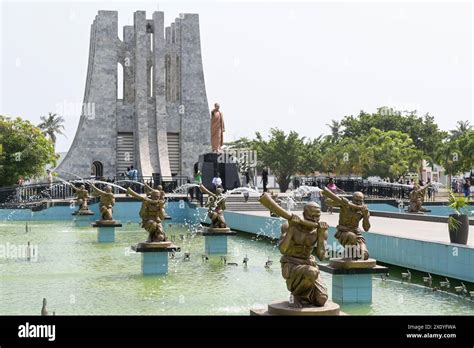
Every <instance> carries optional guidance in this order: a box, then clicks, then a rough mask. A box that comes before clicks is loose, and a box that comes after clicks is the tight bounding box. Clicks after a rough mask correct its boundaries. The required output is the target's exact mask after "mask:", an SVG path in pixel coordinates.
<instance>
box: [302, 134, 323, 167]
mask: <svg viewBox="0 0 474 348" xmlns="http://www.w3.org/2000/svg"><path fill="white" fill-rule="evenodd" d="M322 139H323V136H322V135H320V136H319V137H317V138H315V139H313V140H310V139H308V141H307V142H306V143H305V144H304V153H303V155H302V158H301V163H300V167H299V172H300V173H302V174H306V175H312V174H314V172H316V171H320V170H321V167H322V159H323V152H322V144H323V140H322Z"/></svg>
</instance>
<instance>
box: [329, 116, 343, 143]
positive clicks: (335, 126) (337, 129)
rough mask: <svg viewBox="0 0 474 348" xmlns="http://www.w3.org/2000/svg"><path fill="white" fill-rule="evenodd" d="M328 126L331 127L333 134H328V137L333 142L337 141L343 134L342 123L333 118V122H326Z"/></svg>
mask: <svg viewBox="0 0 474 348" xmlns="http://www.w3.org/2000/svg"><path fill="white" fill-rule="evenodd" d="M326 126H328V127H329V128H330V129H331V135H328V136H327V139H328V140H329V141H330V142H332V143H337V142H338V141H339V139H340V138H341V135H342V130H341V128H342V127H341V126H342V125H341V123H340V122H338V121H336V120H331V123H326Z"/></svg>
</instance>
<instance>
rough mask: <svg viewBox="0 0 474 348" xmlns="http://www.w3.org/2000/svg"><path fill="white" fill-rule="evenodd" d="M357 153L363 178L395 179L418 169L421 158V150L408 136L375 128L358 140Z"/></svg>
mask: <svg viewBox="0 0 474 348" xmlns="http://www.w3.org/2000/svg"><path fill="white" fill-rule="evenodd" d="M359 151H360V152H359V153H360V154H361V158H360V163H361V166H362V173H363V175H364V176H380V177H382V178H386V177H389V178H394V179H396V178H398V177H399V176H401V175H403V174H406V173H407V172H409V171H414V170H416V169H418V165H419V162H420V160H421V158H422V152H421V150H419V149H417V147H416V146H415V144H414V143H413V140H412V139H411V138H410V136H409V135H408V134H406V133H403V132H399V131H393V130H390V131H387V132H384V131H382V130H380V129H377V128H372V129H371V130H370V133H369V134H368V135H367V136H366V137H365V138H364V137H363V138H360V148H359Z"/></svg>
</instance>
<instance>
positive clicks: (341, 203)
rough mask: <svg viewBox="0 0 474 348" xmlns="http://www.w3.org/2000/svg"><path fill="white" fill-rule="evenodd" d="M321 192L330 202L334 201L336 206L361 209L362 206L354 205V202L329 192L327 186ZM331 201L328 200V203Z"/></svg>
mask: <svg viewBox="0 0 474 348" xmlns="http://www.w3.org/2000/svg"><path fill="white" fill-rule="evenodd" d="M321 194H322V195H323V196H325V197H328V198H329V199H330V200H331V201H332V202H334V203H335V204H337V205H338V206H343V207H349V208H352V209H356V210H361V209H362V207H363V206H362V205H356V204H354V203H351V202H349V201H348V200H347V199H345V198H344V197H339V196H338V195H336V194H335V193H333V192H331V190H329V189H328V188H327V187H325V188H324V190H323V192H321ZM331 201H330V203H332V202H331ZM330 203H329V204H330ZM333 206H336V205H333Z"/></svg>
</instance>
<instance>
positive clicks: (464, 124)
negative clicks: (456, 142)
mask: <svg viewBox="0 0 474 348" xmlns="http://www.w3.org/2000/svg"><path fill="white" fill-rule="evenodd" d="M471 129H472V126H471V124H470V122H469V121H458V122H457V126H456V129H453V130H450V131H449V132H450V133H451V135H450V138H451V139H457V138H459V137H460V136H461V135H463V134H464V133H466V132H469V131H470V130H471Z"/></svg>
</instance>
